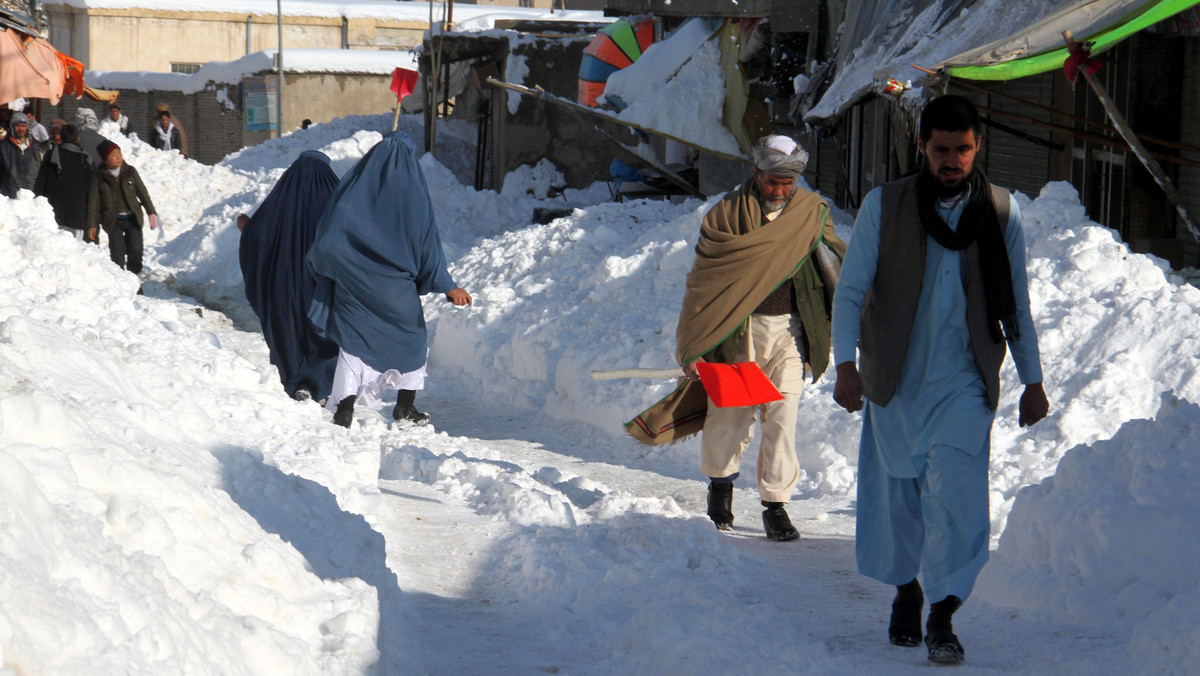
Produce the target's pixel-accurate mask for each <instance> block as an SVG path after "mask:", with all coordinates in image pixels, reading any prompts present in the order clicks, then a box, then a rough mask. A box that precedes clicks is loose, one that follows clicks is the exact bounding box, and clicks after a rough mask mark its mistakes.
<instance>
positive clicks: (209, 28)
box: [43, 0, 429, 73]
mask: <svg viewBox="0 0 1200 676" xmlns="http://www.w3.org/2000/svg"><path fill="white" fill-rule="evenodd" d="M138 4H144V6H142V7H138V6H137V5H138ZM231 4H232V3H214V5H215V6H216V7H218V8H221V7H229V6H231ZM239 4H240V5H243V6H244V7H245V9H243V10H241V11H225V10H221V11H218V10H216V9H215V10H214V11H203V12H197V11H188V10H184V9H176V8H174V7H173V3H172V2H171V0H162V1H160V2H155V1H153V0H146V1H145V2H144V3H138V2H130V3H128V5H127V6H125V7H114V8H105V7H79V6H75V5H73V4H69V3H67V2H62V1H55V0H48V1H47V2H45V3H44V4H43V7H44V11H45V13H46V17H47V21H48V31H47V32H48V33H49V38H50V42H51V43H52V44H53V45H54V46H55V47H56V48H58V50H59V51H61V52H63V53H64V54H67V55H68V56H71V57H73V58H76V59H78V60H80V61H82V62H83V63H84V64H86V65H87V67H88V70H93V71H95V70H112V71H142V70H144V71H152V72H174V73H194V72H196V71H197V70H199V68H200V66H201V65H202V64H205V63H208V62H210V61H233V60H235V59H238V58H240V57H242V56H245V55H247V54H252V53H254V52H258V51H261V50H264V49H273V48H275V47H276V46H277V45H278V43H279V40H278V35H279V31H278V26H277V14H276V3H275V2H274V1H273V0H272V1H269V2H268V1H266V0H245V2H244V3H239ZM393 4H394V5H395V7H393V6H392V5H386V4H381V3H364V2H358V3H354V2H349V3H324V2H310V1H309V0H287V1H286V2H284V3H283V14H284V16H283V17H282V18H283V21H282V23H283V45H284V49H285V51H286V50H287V49H289V48H294V49H371V50H379V49H386V50H405V49H409V48H411V47H413V46H414V45H418V44H420V42H421V36H422V34H423V33H424V31H425V30H426V29H427V28H428V27H429V17H428V6H427V5H426V6H424V7H423V9H424V12H422V11H418V10H419V9H422V7H419V6H418V3H393ZM179 6H180V7H194V6H195V4H194V3H189V4H187V5H182V4H181V5H179Z"/></svg>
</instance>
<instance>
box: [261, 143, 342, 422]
mask: <svg viewBox="0 0 1200 676" xmlns="http://www.w3.org/2000/svg"><path fill="white" fill-rule="evenodd" d="M337 184H338V178H337V174H335V173H333V168H332V167H331V166H330V164H329V157H328V156H327V155H325V154H324V153H320V152H317V151H315V150H308V151H305V152H303V153H300V157H298V158H296V161H295V162H293V163H292V166H290V167H288V170H287V171H285V172H283V175H282V176H280V177H279V181H278V182H277V183H276V184H275V187H274V188H272V189H271V193H270V194H269V195H267V198H266V199H265V200H263V202H262V204H260V205H259V207H258V209H256V210H255V212H254V216H252V217H247V216H246V215H245V214H241V215H239V217H238V230H240V231H241V232H242V235H241V241H240V244H239V246H238V262H239V264H240V265H241V268H242V279H243V280H244V282H245V287H246V300H248V301H250V307H251V308H253V309H254V314H256V315H258V319H259V323H260V324H262V330H263V338H265V339H266V341H267V348H268V349H269V350H270V352H271V363H272V364H274V365H275V368H277V369H278V370H279V379H280V381H281V382H282V383H283V389H284V390H285V391H286V392H287V393H288V395H289V396H291V397H292V398H293V399H298V400H306V399H316V400H321V399H324V398H326V397H328V396H329V393H330V390H331V388H332V386H333V372H334V367H335V366H336V365H337V358H338V346H337V344H336V343H333V342H332V341H329V340H326V339H324V338H322V337H321V336H320V335H319V334H318V333H317V331H316V328H315V327H313V325H312V322H310V321H309V320H308V308H309V306H310V305H311V304H312V299H313V289H314V287H315V286H316V281H315V280H314V279H313V276H312V273H311V272H309V271H308V268H307V267H305V264H304V258H305V256H307V255H308V251H309V249H310V248H311V247H312V243H313V238H314V237H315V236H316V233H317V221H318V220H320V218H321V214H322V213H323V212H324V211H325V205H327V204H328V203H329V199H330V197H332V196H333V191H334V189H335V188H337Z"/></svg>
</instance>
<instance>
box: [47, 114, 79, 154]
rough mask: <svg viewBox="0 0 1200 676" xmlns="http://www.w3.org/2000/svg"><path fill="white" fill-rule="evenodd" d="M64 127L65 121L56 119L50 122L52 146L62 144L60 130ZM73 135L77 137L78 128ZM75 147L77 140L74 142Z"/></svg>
mask: <svg viewBox="0 0 1200 676" xmlns="http://www.w3.org/2000/svg"><path fill="white" fill-rule="evenodd" d="M65 126H67V121H66V120H62V119H59V118H57V117H56V118H54V119H53V120H50V143H53V144H54V145H58V144H60V143H62V128H63V127H65ZM75 135H76V137H78V135H79V128H78V127H76V128H75ZM76 145H78V140H76ZM80 147H82V146H80Z"/></svg>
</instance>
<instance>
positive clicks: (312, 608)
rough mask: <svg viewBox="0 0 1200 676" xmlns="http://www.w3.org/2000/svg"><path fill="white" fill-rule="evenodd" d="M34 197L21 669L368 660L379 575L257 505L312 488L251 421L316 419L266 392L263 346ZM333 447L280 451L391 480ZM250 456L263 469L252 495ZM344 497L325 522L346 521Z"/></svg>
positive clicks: (16, 244)
mask: <svg viewBox="0 0 1200 676" xmlns="http://www.w3.org/2000/svg"><path fill="white" fill-rule="evenodd" d="M31 197H32V196H31V195H30V194H29V193H28V192H24V191H23V192H22V193H21V196H20V197H19V198H18V199H16V200H8V199H5V200H0V271H2V272H0V299H2V300H0V390H2V391H3V392H4V396H3V397H0V438H2V439H3V441H2V442H0V515H2V517H0V518H3V521H4V523H5V528H4V532H3V535H2V536H0V539H2V543H0V569H2V570H3V575H0V645H3V660H4V664H5V665H6V667H9V668H14V669H16V670H17V671H19V672H21V673H179V669H180V665H191V666H192V667H194V668H197V669H202V670H205V671H211V672H219V673H226V674H251V673H267V672H269V671H271V669H272V668H273V667H274V666H277V665H280V664H289V665H293V667H294V669H295V670H296V671H297V672H309V673H318V672H322V673H346V672H351V671H362V670H363V669H364V668H365V667H366V666H368V665H370V664H371V663H373V662H374V661H375V659H376V658H377V652H376V648H375V645H374V635H375V626H376V625H377V623H378V610H377V603H376V598H375V591H374V590H373V589H372V588H370V587H369V586H367V585H366V584H364V583H363V582H362V581H361V580H359V579H354V578H349V579H340V578H341V577H348V576H328V577H319V576H318V575H315V574H314V572H313V570H312V569H311V568H310V563H309V562H308V561H306V559H305V557H303V556H300V555H299V553H298V551H297V550H296V549H295V548H294V547H293V546H292V545H290V544H288V543H287V542H285V541H284V540H283V539H281V538H280V537H279V536H278V535H276V534H275V532H276V531H271V530H267V529H265V528H264V526H263V525H262V524H260V523H259V522H258V521H257V520H256V519H255V517H254V515H253V510H251V509H249V505H251V504H253V501H254V500H256V499H261V498H257V497H254V495H253V494H254V493H258V494H259V495H261V493H262V489H264V488H267V489H269V490H270V491H271V492H272V497H273V498H274V499H276V500H279V501H281V502H288V501H298V500H297V498H298V493H299V492H300V491H301V488H302V486H301V485H300V482H299V481H298V480H297V479H296V478H295V477H292V476H289V475H288V474H287V473H286V471H287V470H285V469H283V467H286V461H285V462H284V463H283V464H282V467H281V464H280V463H278V462H276V461H275V460H273V459H272V457H271V456H272V454H273V453H272V451H273V449H269V448H263V447H259V446H256V445H252V446H245V445H243V441H244V439H245V434H244V430H245V429H246V426H248V425H250V426H253V425H260V424H262V420H263V418H264V417H268V418H275V424H276V425H278V432H279V433H280V438H287V436H289V433H288V430H289V428H290V429H292V430H295V429H297V426H306V425H311V417H308V418H306V416H305V415H303V414H302V412H301V411H300V410H299V406H298V405H294V404H292V403H290V402H288V401H287V400H286V399H280V398H278V397H275V398H270V397H267V398H264V397H262V396H261V395H260V393H261V392H262V391H263V387H264V385H265V384H269V383H271V381H272V380H274V381H275V382H276V383H277V382H278V377H277V375H276V374H275V373H274V372H273V369H270V368H269V367H267V368H264V367H263V365H262V358H261V355H260V354H259V353H260V352H261V351H262V347H261V345H259V344H257V343H255V342H247V343H245V344H242V345H228V344H226V345H222V344H221V341H220V340H218V339H217V337H216V335H215V333H214V331H213V329H214V327H216V326H219V325H220V324H221V323H222V322H223V319H222V317H221V316H220V315H219V314H216V313H212V312H211V311H208V310H206V309H204V308H202V307H199V306H196V305H194V304H189V303H187V302H184V301H168V300H154V299H149V298H146V297H144V296H137V295H135V292H136V291H137V289H138V280H137V279H136V278H135V277H134V276H133V275H131V274H128V273H125V272H123V271H121V270H119V269H117V268H116V266H114V265H113V264H112V263H111V262H110V261H109V260H108V256H107V252H106V251H101V250H100V249H99V248H97V247H95V246H91V245H85V244H83V243H81V242H77V241H76V240H75V239H73V238H72V237H70V236H69V235H67V234H65V233H62V232H60V231H59V230H58V228H57V226H56V225H55V223H54V218H53V214H52V213H51V211H50V208H49V205H48V204H47V203H46V202H45V200H44V199H41V198H38V199H32V198H31ZM242 351H246V352H247V353H248V354H250V355H253V356H254V357H255V361H254V362H253V363H252V362H251V361H248V360H247V358H246V356H244V355H243V352H242ZM281 408H282V409H284V411H283V412H281V411H280V409H281ZM324 450H325V453H324V457H321V456H320V455H314V454H306V453H305V449H299V448H292V449H287V450H285V451H283V453H284V454H285V455H289V454H292V453H297V452H299V454H300V455H304V456H305V459H304V460H303V461H302V462H301V464H306V465H310V466H315V467H317V468H319V471H316V472H314V474H318V475H321V476H322V477H323V480H322V482H323V483H325V484H326V485H328V486H331V487H334V488H333V490H335V491H337V492H338V493H339V494H340V497H341V499H343V500H344V501H345V502H346V503H347V504H351V505H359V504H361V501H362V497H361V496H362V495H364V494H369V493H371V492H372V491H374V490H376V489H375V488H374V479H375V476H376V474H377V467H378V464H377V461H376V462H371V458H370V457H369V455H368V457H361V458H358V457H354V456H353V455H350V454H342V453H339V452H335V451H334V449H331V448H326V449H324ZM247 472H258V474H259V475H261V478H262V479H263V481H261V482H258V485H257V487H256V488H255V489H254V490H253V491H246V492H243V491H245V487H244V486H240V485H239V484H240V482H242V481H244V480H245V479H246V477H247V476H251V474H247ZM322 490H324V491H325V493H326V494H327V495H328V494H329V490H328V489H322ZM298 502H303V501H298ZM330 502H331V503H332V500H331V501H330ZM330 507H331V508H332V509H331V511H326V512H323V513H316V514H311V516H312V518H313V519H314V523H313V525H314V526H316V525H317V524H318V523H319V522H320V521H321V520H326V521H333V522H337V521H341V520H344V519H346V518H347V516H346V515H345V514H344V513H343V512H341V511H340V510H339V509H337V508H336V506H335V505H332V504H331V505H330ZM47 637H52V639H51V640H47Z"/></svg>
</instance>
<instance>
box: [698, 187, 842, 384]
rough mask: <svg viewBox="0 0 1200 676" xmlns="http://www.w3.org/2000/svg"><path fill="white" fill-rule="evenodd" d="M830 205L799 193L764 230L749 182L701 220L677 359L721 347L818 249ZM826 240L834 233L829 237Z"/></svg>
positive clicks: (757, 200) (757, 203)
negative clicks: (813, 251) (815, 249)
mask: <svg viewBox="0 0 1200 676" xmlns="http://www.w3.org/2000/svg"><path fill="white" fill-rule="evenodd" d="M828 216H829V205H827V204H826V203H825V200H823V199H821V196H820V195H817V194H816V193H812V192H809V191H807V190H805V189H803V188H797V189H796V193H795V194H794V195H792V198H791V200H789V201H788V203H787V206H785V207H784V208H783V213H781V214H779V217H778V218H776V219H775V220H774V221H771V222H770V223H767V224H763V213H762V206H761V205H760V203H759V199H758V189H757V188H756V187H755V185H754V181H746V183H745V184H743V185H742V187H741V188H739V189H737V190H736V191H734V192H731V193H729V194H728V195H726V196H725V199H723V200H721V201H720V202H718V203H717V204H716V206H714V207H713V208H712V209H711V210H710V211H709V212H708V213H707V214H706V215H705V216H704V223H703V224H701V226H700V241H699V242H697V243H696V262H695V263H694V264H693V265H692V271H691V272H689V273H688V276H687V285H686V287H685V290H684V292H683V307H682V308H681V309H680V311H679V327H678V328H677V329H676V330H675V345H676V347H675V358H676V359H677V360H678V361H679V363H680V364H688V363H690V362H693V361H695V360H696V358H697V357H700V356H702V355H704V354H706V353H708V352H709V351H710V350H712V349H713V348H715V347H716V346H717V345H720V344H721V343H722V342H723V341H724V340H725V339H726V338H728V337H729V335H730V334H732V333H733V332H734V330H735V329H737V327H738V326H740V325H741V323H742V322H744V321H746V317H749V316H750V315H751V314H752V313H753V312H754V310H755V308H757V307H758V305H759V303H761V302H762V301H763V299H765V298H766V297H767V296H768V295H769V294H770V293H771V292H772V291H774V290H775V289H776V288H778V287H779V285H780V284H782V283H783V282H784V281H786V280H788V279H791V278H792V275H795V274H796V271H797V270H798V269H799V267H800V263H802V262H803V261H804V259H805V257H807V256H808V255H809V254H810V253H812V250H813V249H814V248H815V247H816V246H817V241H818V240H819V239H820V237H821V234H822V232H823V231H824V228H825V225H826V223H828ZM830 234H831V235H832V231H831V232H830Z"/></svg>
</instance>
